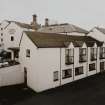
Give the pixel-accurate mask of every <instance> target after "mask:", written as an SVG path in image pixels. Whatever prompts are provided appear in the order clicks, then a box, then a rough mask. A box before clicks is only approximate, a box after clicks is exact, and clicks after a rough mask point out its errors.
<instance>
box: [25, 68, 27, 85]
mask: <svg viewBox="0 0 105 105" xmlns="http://www.w3.org/2000/svg"><path fill="white" fill-rule="evenodd" d="M24 85H25V87H27V68H26V67H24Z"/></svg>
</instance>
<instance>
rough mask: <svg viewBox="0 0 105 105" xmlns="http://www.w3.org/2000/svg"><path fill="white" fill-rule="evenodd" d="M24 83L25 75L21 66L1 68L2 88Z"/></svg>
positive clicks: (0, 80)
mask: <svg viewBox="0 0 105 105" xmlns="http://www.w3.org/2000/svg"><path fill="white" fill-rule="evenodd" d="M21 83H24V73H23V71H21V69H20V65H14V66H9V67H5V68H0V87H2V86H8V85H16V84H21Z"/></svg>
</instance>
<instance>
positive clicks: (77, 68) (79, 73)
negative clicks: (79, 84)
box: [75, 66, 84, 76]
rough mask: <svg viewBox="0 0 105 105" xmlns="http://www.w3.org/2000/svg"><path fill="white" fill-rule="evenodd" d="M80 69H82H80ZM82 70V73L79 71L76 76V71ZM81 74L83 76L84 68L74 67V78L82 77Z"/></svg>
mask: <svg viewBox="0 0 105 105" xmlns="http://www.w3.org/2000/svg"><path fill="white" fill-rule="evenodd" d="M81 68H82V69H81ZM80 69H81V70H82V72H81V71H78V74H77V73H76V71H77V70H80ZM82 74H84V68H83V66H80V67H76V68H75V76H79V75H82Z"/></svg>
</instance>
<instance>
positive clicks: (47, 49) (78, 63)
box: [19, 31, 105, 92]
mask: <svg viewBox="0 0 105 105" xmlns="http://www.w3.org/2000/svg"><path fill="white" fill-rule="evenodd" d="M104 50H105V47H104V45H103V43H102V42H99V41H97V40H95V39H93V38H91V37H89V36H66V35H61V34H53V33H52V34H51V33H39V32H30V31H25V32H24V33H23V36H22V40H21V43H20V54H19V58H20V63H21V70H22V71H23V72H24V77H25V78H24V79H25V83H27V85H28V87H30V88H32V89H33V90H34V91H37V92H40V91H44V90H47V89H50V88H55V87H58V86H61V85H63V84H66V83H70V82H72V81H75V80H78V79H81V78H84V77H87V76H89V75H93V74H96V73H98V72H100V62H101V60H100V55H101V56H102V59H103V61H102V62H104V63H102V64H101V66H103V67H102V68H101V69H102V70H101V71H104V70H105V61H104V60H105V57H104V56H105V53H104ZM100 51H101V53H100Z"/></svg>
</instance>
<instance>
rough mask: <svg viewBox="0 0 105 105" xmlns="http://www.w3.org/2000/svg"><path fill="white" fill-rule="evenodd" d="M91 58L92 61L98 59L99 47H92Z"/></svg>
mask: <svg viewBox="0 0 105 105" xmlns="http://www.w3.org/2000/svg"><path fill="white" fill-rule="evenodd" d="M90 60H91V61H95V60H97V48H91V49H90Z"/></svg>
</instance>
